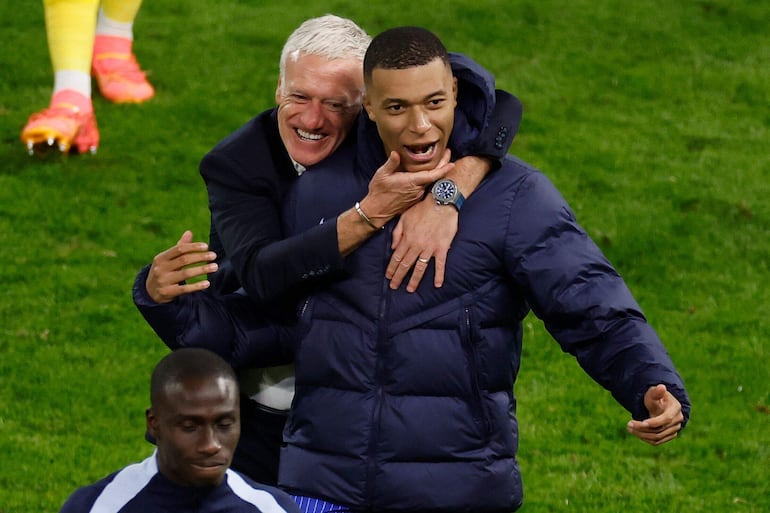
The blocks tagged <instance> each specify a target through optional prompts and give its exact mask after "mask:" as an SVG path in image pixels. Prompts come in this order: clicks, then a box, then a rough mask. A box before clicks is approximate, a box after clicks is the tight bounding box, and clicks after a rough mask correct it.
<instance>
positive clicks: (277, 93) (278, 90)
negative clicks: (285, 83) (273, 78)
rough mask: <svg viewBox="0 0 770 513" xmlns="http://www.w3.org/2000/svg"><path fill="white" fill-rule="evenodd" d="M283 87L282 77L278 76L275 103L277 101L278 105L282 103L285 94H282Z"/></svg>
mask: <svg viewBox="0 0 770 513" xmlns="http://www.w3.org/2000/svg"><path fill="white" fill-rule="evenodd" d="M281 87H282V83H281V78H280V77H278V84H276V86H275V103H276V105H280V103H281V98H283V94H281Z"/></svg>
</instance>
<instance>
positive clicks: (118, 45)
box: [91, 36, 155, 103]
mask: <svg viewBox="0 0 770 513" xmlns="http://www.w3.org/2000/svg"><path fill="white" fill-rule="evenodd" d="M91 74H92V75H93V76H94V77H95V78H96V82H97V84H98V85H99V91H100V92H101V93H102V96H104V97H105V98H106V99H108V100H109V101H111V102H114V103H142V102H145V101H147V100H149V99H150V98H152V97H153V96H155V89H154V88H153V87H152V85H151V84H150V83H149V82H148V81H147V76H146V74H145V72H144V71H142V70H141V69H140V68H139V63H138V62H137V61H136V57H135V56H134V54H133V52H132V51H131V42H130V41H129V40H125V39H123V38H118V37H115V36H96V41H95V42H94V56H93V60H92V62H91Z"/></svg>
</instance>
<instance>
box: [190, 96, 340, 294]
mask: <svg viewBox="0 0 770 513" xmlns="http://www.w3.org/2000/svg"><path fill="white" fill-rule="evenodd" d="M276 123H277V121H276V119H275V112H274V111H268V112H266V113H263V114H261V115H260V116H258V117H257V118H255V119H254V120H252V121H251V122H250V123H249V124H247V125H245V126H244V127H242V128H241V129H240V130H239V131H237V132H235V133H234V134H232V135H231V136H230V137H228V138H227V139H225V140H224V141H223V142H222V143H220V144H219V145H217V147H215V148H214V149H213V150H212V151H211V152H209V153H208V154H207V155H206V156H205V157H204V158H203V160H202V161H201V165H200V172H201V176H202V177H203V179H204V181H205V183H206V188H207V190H208V195H209V209H210V211H211V228H212V230H211V237H210V245H211V249H212V250H213V251H216V252H217V253H218V256H219V257H220V258H219V259H218V260H219V262H218V263H219V264H220V270H219V271H217V273H214V274H213V275H211V277H210V279H211V281H212V284H213V286H214V287H213V288H214V289H215V290H216V291H217V292H219V293H228V292H232V291H233V290H236V289H237V288H238V287H240V286H243V288H244V289H245V290H246V292H247V293H248V294H249V295H250V296H251V297H252V298H254V299H256V300H259V301H269V300H274V299H277V298H282V297H285V295H287V294H288V293H290V292H292V291H295V290H297V289H298V288H299V287H300V286H301V285H302V284H304V283H305V282H306V281H307V280H308V279H312V277H315V276H317V275H318V274H319V272H318V271H319V269H323V270H324V272H331V271H334V270H339V269H341V268H342V266H343V261H342V257H341V255H340V254H339V250H338V244H337V229H336V222H334V221H330V222H328V223H326V224H325V225H323V226H321V227H318V228H317V229H313V230H311V231H309V232H308V233H306V234H303V235H302V236H299V237H294V238H292V239H290V240H285V239H286V233H285V232H284V229H283V223H282V217H281V210H282V208H283V201H284V197H285V195H286V191H287V189H288V187H289V186H290V185H291V183H292V182H293V181H294V180H295V179H296V172H295V171H294V168H293V165H292V163H291V161H290V159H289V157H288V155H287V154H286V150H285V149H284V148H283V145H282V143H281V141H280V137H279V135H278V129H277V124H276Z"/></svg>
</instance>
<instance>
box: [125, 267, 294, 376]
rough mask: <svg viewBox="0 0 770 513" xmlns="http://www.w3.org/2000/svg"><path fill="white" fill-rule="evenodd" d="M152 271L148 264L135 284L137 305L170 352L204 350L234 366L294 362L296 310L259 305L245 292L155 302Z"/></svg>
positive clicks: (263, 365) (134, 294)
mask: <svg viewBox="0 0 770 513" xmlns="http://www.w3.org/2000/svg"><path fill="white" fill-rule="evenodd" d="M148 271H149V266H147V267H145V268H144V269H142V270H141V271H140V272H139V274H138V275H137V277H136V280H135V281H134V287H133V299H134V304H135V305H136V307H137V308H138V309H139V312H140V313H141V314H142V316H143V317H144V319H145V320H146V321H147V323H148V324H149V325H150V327H152V329H153V330H154V331H155V333H156V334H157V335H158V337H160V339H161V340H163V343H165V344H166V345H167V346H168V347H169V348H170V349H179V348H181V347H202V348H204V349H208V350H210V351H213V352H215V353H217V354H218V355H220V356H221V357H222V358H224V359H225V360H227V361H228V362H229V363H230V364H231V365H232V366H233V367H235V368H239V367H243V366H251V365H255V366H259V367H269V366H272V365H282V364H285V363H289V362H291V361H292V360H293V354H292V348H291V345H290V344H291V341H292V340H293V338H292V337H291V330H292V317H293V309H288V310H287V309H286V307H285V306H278V305H276V306H275V307H272V308H267V307H265V306H263V305H258V304H256V303H255V302H254V301H253V300H251V299H250V298H249V297H248V296H246V294H244V293H243V292H242V291H240V292H234V293H231V294H227V295H225V296H220V295H218V294H213V293H209V291H203V292H196V293H194V294H188V295H184V296H180V297H178V298H176V299H175V300H174V301H171V302H170V303H156V302H155V301H153V300H152V298H151V297H150V296H149V295H148V294H147V289H146V287H145V285H144V284H145V281H146V280H147V273H148Z"/></svg>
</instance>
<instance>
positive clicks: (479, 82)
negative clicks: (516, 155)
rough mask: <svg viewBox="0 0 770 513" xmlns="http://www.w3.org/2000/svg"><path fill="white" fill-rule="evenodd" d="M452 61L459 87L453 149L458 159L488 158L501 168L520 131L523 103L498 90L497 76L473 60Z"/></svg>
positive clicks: (457, 57) (453, 58)
mask: <svg viewBox="0 0 770 513" xmlns="http://www.w3.org/2000/svg"><path fill="white" fill-rule="evenodd" d="M449 60H450V63H451V65H452V73H453V74H454V76H455V77H456V78H457V86H458V92H457V109H456V110H455V128H454V131H453V134H452V139H451V147H452V148H453V149H454V150H455V152H456V153H457V156H458V157H463V156H466V155H476V156H480V157H487V158H489V159H490V160H491V162H492V163H493V168H498V167H500V164H501V161H502V158H503V157H505V155H507V154H508V151H509V150H510V148H511V144H512V143H513V138H514V136H515V135H516V132H517V131H518V129H519V125H520V123H521V116H522V105H521V102H520V101H519V99H518V98H516V97H515V96H514V95H512V94H510V93H508V92H506V91H502V90H500V89H495V78H494V76H493V75H492V74H491V73H489V71H487V70H486V69H484V68H483V67H482V66H481V65H479V64H478V63H477V62H475V61H474V60H472V59H470V58H469V57H467V56H465V55H462V54H458V53H450V55H449Z"/></svg>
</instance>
